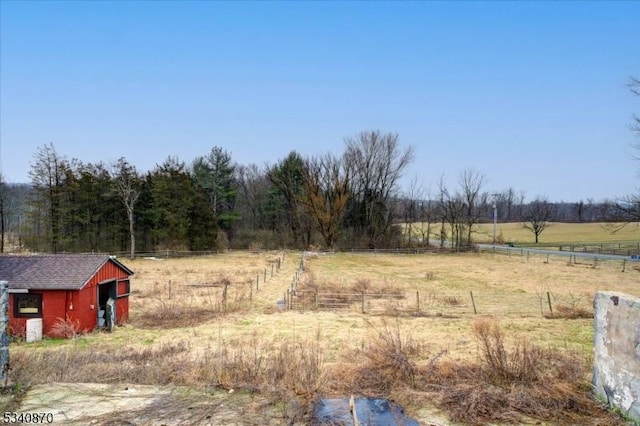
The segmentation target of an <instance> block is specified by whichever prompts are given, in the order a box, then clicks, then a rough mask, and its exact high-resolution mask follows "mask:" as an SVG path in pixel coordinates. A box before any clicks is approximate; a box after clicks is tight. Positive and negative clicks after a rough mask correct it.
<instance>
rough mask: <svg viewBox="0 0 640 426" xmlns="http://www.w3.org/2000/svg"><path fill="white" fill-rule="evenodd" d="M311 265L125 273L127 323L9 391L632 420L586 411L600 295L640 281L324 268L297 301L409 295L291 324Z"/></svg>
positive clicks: (47, 361) (465, 266)
mask: <svg viewBox="0 0 640 426" xmlns="http://www.w3.org/2000/svg"><path fill="white" fill-rule="evenodd" d="M301 256H302V255H301V254H300V253H294V252H287V253H282V252H260V253H250V252H230V253H227V254H222V255H218V256H208V257H195V258H186V259H162V260H154V259H138V260H135V261H126V260H123V261H124V262H125V263H126V264H127V266H129V267H130V268H131V269H132V270H134V271H135V272H136V274H135V276H134V277H133V279H132V284H131V289H132V295H131V318H130V323H129V324H128V325H126V326H122V327H118V328H117V329H116V330H115V331H114V332H113V333H103V332H96V333H92V334H88V335H83V336H80V337H78V338H76V339H74V340H58V339H47V340H44V341H42V342H39V343H35V344H26V343H21V342H18V343H16V344H13V345H12V347H11V350H12V367H13V369H12V372H11V378H12V381H14V382H16V383H19V384H21V386H28V385H30V384H36V383H47V382H50V381H52V380H55V381H62V382H96V383H137V384H148V385H184V386H191V387H194V388H198V389H209V388H211V389H216V390H218V391H220V390H224V391H225V392H228V391H230V390H231V389H233V390H235V391H236V392H237V391H240V392H242V394H243V395H246V393H247V392H249V393H251V394H256V395H260V396H261V398H263V399H264V398H266V400H267V403H266V405H265V403H261V405H260V406H257V407H255V409H254V408H251V407H246V404H245V403H242V404H244V405H243V406H242V407H238V409H239V410H240V409H242V410H244V411H243V413H244V414H243V416H244V417H243V419H244V420H240V419H239V420H238V424H260V423H264V413H265V410H266V409H267V408H266V407H267V406H268V407H270V410H271V411H269V412H270V413H272V415H271V418H270V420H269V423H271V424H305V423H306V422H307V421H308V419H309V417H308V416H309V410H310V407H311V404H312V402H313V401H314V399H315V398H316V397H318V396H319V395H324V396H343V395H349V394H365V395H372V396H385V397H390V398H392V399H394V400H395V401H396V402H398V403H400V404H402V405H404V406H405V408H406V409H407V410H408V413H409V415H411V416H413V417H414V418H416V419H418V420H419V421H421V422H423V423H424V424H430V423H429V422H435V423H436V424H448V423H449V422H458V423H460V424H487V423H493V424H501V423H513V422H517V423H528V422H530V423H531V424H541V423H540V422H542V424H615V423H619V422H620V420H619V419H618V418H617V417H616V416H615V415H612V414H610V413H607V412H605V411H603V410H602V409H601V408H600V407H599V405H598V403H597V402H595V401H593V400H592V399H590V398H589V389H590V388H589V380H590V368H591V365H590V362H591V354H592V339H593V326H592V321H593V320H592V318H590V316H591V315H592V306H591V305H592V300H593V295H594V293H595V292H596V291H598V290H616V291H622V292H625V293H629V294H632V295H639V293H640V290H639V289H640V287H639V286H638V284H639V280H640V271H639V270H638V268H634V267H629V266H628V265H627V268H626V271H625V272H622V270H621V264H620V263H619V262H599V263H597V264H596V265H595V266H594V265H593V264H591V263H588V264H587V263H585V264H580V263H578V264H572V263H568V262H567V259H566V258H560V257H557V258H555V257H553V256H552V257H551V258H550V259H549V260H547V258H546V257H542V256H540V257H536V256H528V257H525V256H515V255H512V256H506V255H495V254H491V253H468V254H461V255H452V254H426V255H424V254H423V255H374V254H348V253H335V254H311V255H308V256H307V257H306V261H305V265H304V273H303V275H302V279H301V281H300V283H299V286H298V291H300V292H301V291H303V290H305V289H307V290H308V289H312V290H313V291H318V292H324V291H328V292H340V291H342V292H347V293H356V294H357V293H362V292H366V293H367V294H372V295H375V294H388V293H394V294H401V295H402V296H401V297H395V298H389V299H388V300H385V298H384V297H379V298H375V297H373V296H372V297H371V300H370V301H369V302H368V303H365V304H364V305H363V304H360V303H354V304H353V305H351V306H349V307H346V308H342V309H328V310H327V309H321V310H316V309H314V306H307V307H306V308H305V309H304V310H301V309H293V310H280V309H279V308H278V307H277V305H276V302H277V301H278V300H279V299H282V298H283V297H284V295H285V293H286V291H287V289H288V288H289V287H290V285H291V282H292V278H293V276H294V274H295V273H296V270H297V269H298V268H299V266H300V260H301ZM278 266H280V267H278ZM272 271H273V273H272ZM265 277H266V280H265ZM256 282H257V285H256ZM256 287H257V288H256ZM225 288H226V292H225ZM472 293H473V299H472V297H471V294H472ZM474 304H475V306H476V311H477V313H474V310H473V305H474ZM549 305H551V310H552V311H553V313H552V312H551V310H550V309H549ZM363 306H364V308H365V310H364V313H363V312H362V308H363ZM502 361H505V363H504V364H501V362H502ZM496 365H504V366H506V367H505V368H504V371H502V370H500V368H496ZM554 398H555V399H554ZM228 404H233V403H232V402H228ZM227 409H228V407H227ZM247 410H248V411H247ZM251 410H254V411H251ZM260 413H262V414H260ZM253 416H255V419H258V418H260V419H262V420H260V421H258V420H255V421H253V420H250V419H251V418H252V417H253ZM123 419H124V418H123ZM435 419H439V420H435ZM458 423H456V424H458ZM214 424H215V423H214ZM452 424H453V423H452Z"/></svg>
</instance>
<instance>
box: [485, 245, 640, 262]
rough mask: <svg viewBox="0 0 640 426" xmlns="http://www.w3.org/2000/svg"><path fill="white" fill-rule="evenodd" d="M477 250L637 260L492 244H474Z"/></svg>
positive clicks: (635, 259) (606, 255)
mask: <svg viewBox="0 0 640 426" xmlns="http://www.w3.org/2000/svg"><path fill="white" fill-rule="evenodd" d="M476 245H477V247H478V249H480V250H488V251H496V252H503V253H517V254H526V253H527V252H528V253H531V254H548V255H552V256H565V257H572V256H573V257H581V258H584V259H598V260H620V261H622V260H627V261H629V262H631V261H637V260H638V258H637V257H635V256H622V255H619V254H603V253H588V252H582V251H564V250H563V251H560V250H543V249H532V248H528V247H509V246H504V245H495V246H494V245H493V244H476Z"/></svg>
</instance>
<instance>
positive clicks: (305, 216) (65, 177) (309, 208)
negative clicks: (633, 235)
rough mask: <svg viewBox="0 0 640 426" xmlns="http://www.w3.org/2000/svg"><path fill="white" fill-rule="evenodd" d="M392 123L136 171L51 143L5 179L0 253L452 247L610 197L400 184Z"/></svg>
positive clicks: (605, 207)
mask: <svg viewBox="0 0 640 426" xmlns="http://www.w3.org/2000/svg"><path fill="white" fill-rule="evenodd" d="M413 155H414V153H413V149H412V148H411V147H402V146H401V145H400V142H399V138H398V135H397V134H394V133H382V132H380V131H364V132H361V133H360V134H358V135H356V136H355V137H351V138H347V139H345V144H344V152H343V153H342V154H341V155H334V154H332V153H327V154H324V155H320V156H307V157H304V156H302V155H300V154H299V153H297V152H295V151H292V152H290V153H289V154H288V155H287V156H286V157H284V158H283V159H281V160H279V161H277V162H276V163H275V164H272V165H269V166H265V167H258V166H257V165H255V164H250V165H241V164H238V163H236V162H234V161H233V159H232V157H231V154H230V153H229V152H228V151H226V150H224V149H223V148H221V147H218V146H214V147H213V148H212V149H211V151H210V152H208V153H206V154H205V155H202V156H199V157H197V158H195V159H194V160H193V161H192V162H191V163H190V164H187V163H185V162H184V161H181V160H179V159H178V158H176V157H173V156H168V157H167V158H166V159H165V160H164V161H163V162H162V163H161V164H157V165H156V166H155V168H154V169H153V170H150V171H148V172H146V173H141V172H139V171H138V170H137V168H136V167H135V165H133V164H131V163H130V162H129V161H127V160H126V159H125V158H120V159H119V160H117V161H116V162H114V163H112V164H105V163H102V162H101V163H97V164H92V163H83V162H82V161H80V160H77V159H68V158H67V157H66V156H64V155H61V154H60V153H58V152H57V151H56V150H55V147H54V145H53V144H47V145H44V146H42V147H40V148H39V149H38V151H37V152H36V153H35V155H34V161H33V163H32V164H31V169H30V173H29V175H30V178H31V183H30V185H8V184H6V183H4V182H2V181H0V232H1V234H2V238H0V241H1V244H2V245H1V246H0V252H2V251H5V242H11V244H12V246H17V247H21V248H23V249H28V250H31V251H40V252H42V251H44V252H53V253H57V252H124V251H128V252H129V253H130V256H131V257H133V256H134V255H135V253H136V252H149V251H157V250H164V249H173V250H192V251H199V250H217V249H224V248H228V247H234V248H282V247H289V248H308V247H311V246H317V247H322V248H328V249H340V248H351V247H364V248H374V247H375V248H381V247H398V246H401V245H406V244H421V245H441V246H444V245H445V244H446V245H447V246H448V247H449V246H451V247H453V248H454V249H459V248H464V247H467V246H468V245H469V244H471V243H472V242H473V237H474V230H475V225H476V224H478V223H480V222H490V221H492V220H493V215H494V214H495V215H496V217H495V219H496V220H498V221H500V222H523V224H525V226H526V227H528V228H529V229H530V230H531V232H532V233H533V234H534V235H535V237H536V242H537V240H538V237H539V235H540V234H541V233H542V232H543V230H544V229H545V227H546V225H547V224H548V223H549V222H551V221H559V220H561V221H576V222H584V221H602V220H607V218H609V217H612V215H611V211H612V209H613V208H614V207H615V206H614V204H613V203H594V202H593V201H592V200H587V202H586V203H585V202H583V201H580V202H577V203H555V204H554V203H550V202H549V201H548V200H547V199H546V198H544V197H538V198H536V199H535V200H533V201H531V202H529V203H525V202H524V199H525V196H524V193H523V192H517V191H515V190H514V189H512V188H509V189H507V190H504V191H502V192H500V193H489V192H487V191H486V181H485V177H484V175H483V174H482V173H480V172H477V171H474V170H464V171H463V172H462V173H461V174H460V175H459V177H458V181H457V185H454V186H451V185H449V184H448V183H447V182H446V181H445V179H444V177H443V178H441V179H440V181H439V182H438V183H437V185H435V187H425V186H424V184H422V183H420V182H419V181H417V180H416V179H414V180H413V181H412V182H411V184H410V186H409V188H408V189H405V190H404V191H403V190H402V188H400V186H399V185H400V179H401V177H402V175H403V173H405V172H406V168H407V166H408V165H409V164H410V162H411V161H412V159H413Z"/></svg>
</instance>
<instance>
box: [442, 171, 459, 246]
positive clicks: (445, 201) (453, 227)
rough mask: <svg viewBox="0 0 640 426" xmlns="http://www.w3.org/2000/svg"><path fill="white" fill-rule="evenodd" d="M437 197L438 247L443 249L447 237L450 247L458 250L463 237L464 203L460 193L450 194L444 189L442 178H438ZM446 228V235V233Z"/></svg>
mask: <svg viewBox="0 0 640 426" xmlns="http://www.w3.org/2000/svg"><path fill="white" fill-rule="evenodd" d="M438 185H439V187H438V190H439V192H440V193H439V196H438V212H439V214H440V247H443V246H444V244H445V240H446V239H447V237H448V238H449V240H450V242H451V247H452V248H454V249H455V250H459V249H460V248H461V247H462V245H463V243H462V242H463V239H464V236H465V227H464V220H463V218H464V214H465V202H464V199H463V197H462V195H461V194H460V193H452V192H451V191H449V189H448V188H447V187H446V184H445V180H444V177H441V178H440V182H439V184H438ZM447 228H448V230H449V231H448V233H447Z"/></svg>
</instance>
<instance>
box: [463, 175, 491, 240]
mask: <svg viewBox="0 0 640 426" xmlns="http://www.w3.org/2000/svg"><path fill="white" fill-rule="evenodd" d="M484 179H485V178H484V175H483V174H481V173H479V172H477V171H474V170H471V169H467V170H465V171H463V172H462V174H461V175H460V180H459V183H460V190H461V196H462V200H463V202H464V221H465V228H466V231H467V235H466V241H465V242H466V244H467V245H469V244H471V241H472V239H471V234H472V233H473V228H474V226H475V225H476V224H477V223H478V221H479V220H480V219H481V218H482V216H483V215H484V214H486V213H487V208H488V198H489V195H488V194H487V193H486V192H482V188H483V187H484Z"/></svg>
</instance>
